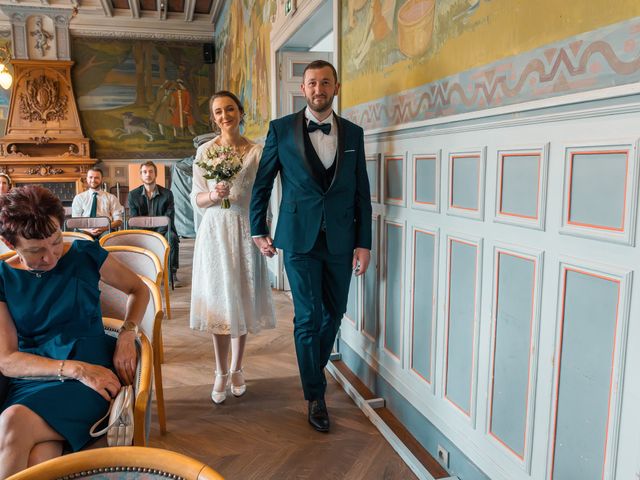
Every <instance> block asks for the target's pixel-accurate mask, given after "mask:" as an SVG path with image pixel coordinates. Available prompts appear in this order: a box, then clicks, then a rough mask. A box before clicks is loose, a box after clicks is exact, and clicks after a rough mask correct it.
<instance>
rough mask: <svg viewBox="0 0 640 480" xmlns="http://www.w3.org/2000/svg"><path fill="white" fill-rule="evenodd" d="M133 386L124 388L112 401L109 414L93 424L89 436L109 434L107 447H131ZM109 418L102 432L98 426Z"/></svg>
mask: <svg viewBox="0 0 640 480" xmlns="http://www.w3.org/2000/svg"><path fill="white" fill-rule="evenodd" d="M134 401H135V397H134V395H133V386H131V385H125V386H123V387H122V388H121V389H120V391H119V392H118V395H116V398H114V399H113V400H112V401H111V405H110V406H109V411H108V412H107V414H106V415H105V416H104V417H102V418H101V419H100V420H98V421H97V422H96V423H94V424H93V426H92V427H91V429H90V430H89V435H91V436H92V437H94V438H95V437H99V436H101V435H104V434H105V433H106V434H107V445H109V446H110V447H120V446H129V445H132V444H133V403H134ZM107 418H109V423H108V424H107V426H106V427H104V428H103V429H102V430H98V431H96V429H97V428H98V426H99V425H100V424H101V423H102V422H103V421H104V420H106V419H107Z"/></svg>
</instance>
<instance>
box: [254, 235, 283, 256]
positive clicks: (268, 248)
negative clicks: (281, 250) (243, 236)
mask: <svg viewBox="0 0 640 480" xmlns="http://www.w3.org/2000/svg"><path fill="white" fill-rule="evenodd" d="M253 243H255V244H256V246H257V247H258V248H259V249H260V253H261V254H262V255H264V256H265V257H269V258H271V257H273V256H274V255H277V254H278V252H277V251H276V249H275V247H274V246H273V240H271V237H270V236H269V235H265V236H264V237H253Z"/></svg>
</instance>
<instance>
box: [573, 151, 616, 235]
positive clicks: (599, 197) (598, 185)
mask: <svg viewBox="0 0 640 480" xmlns="http://www.w3.org/2000/svg"><path fill="white" fill-rule="evenodd" d="M626 176H627V154H626V153H579V154H575V155H574V156H573V162H572V175H571V180H572V181H571V210H570V211H569V220H570V221H571V222H575V223H582V224H589V225H598V226H601V227H607V228H615V229H620V228H621V227H622V224H623V217H624V194H625V184H626Z"/></svg>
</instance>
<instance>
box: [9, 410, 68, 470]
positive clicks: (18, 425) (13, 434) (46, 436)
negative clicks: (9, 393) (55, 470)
mask: <svg viewBox="0 0 640 480" xmlns="http://www.w3.org/2000/svg"><path fill="white" fill-rule="evenodd" d="M63 440H64V439H63V438H62V437H61V436H60V434H59V433H57V432H56V431H55V430H53V429H52V428H51V427H50V426H49V424H48V423H47V422H45V421H44V420H43V419H42V417H40V416H39V415H38V414H36V413H35V412H34V411H33V410H31V409H29V408H27V407H25V406H24V405H12V406H11V407H9V408H7V409H6V410H5V411H3V412H2V414H0V479H4V478H6V477H8V476H11V475H13V474H14V473H18V472H20V471H22V470H24V469H25V468H27V467H28V466H29V465H30V463H29V462H30V457H31V452H32V450H33V449H34V447H36V446H37V445H44V444H46V445H44V446H42V447H37V448H36V451H35V456H34V460H37V459H38V458H44V457H45V456H48V455H51V454H53V453H55V451H54V449H53V446H52V445H49V443H50V442H51V443H53V442H56V443H59V444H60V452H61V451H62V441H63ZM47 458H48V457H47Z"/></svg>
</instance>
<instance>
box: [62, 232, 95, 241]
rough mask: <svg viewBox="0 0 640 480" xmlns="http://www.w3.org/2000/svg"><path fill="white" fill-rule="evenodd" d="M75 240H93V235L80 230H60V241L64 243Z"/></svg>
mask: <svg viewBox="0 0 640 480" xmlns="http://www.w3.org/2000/svg"><path fill="white" fill-rule="evenodd" d="M76 240H89V241H93V237H92V236H91V235H87V234H86V233H82V232H62V241H63V242H64V243H73V242H75V241H76Z"/></svg>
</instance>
